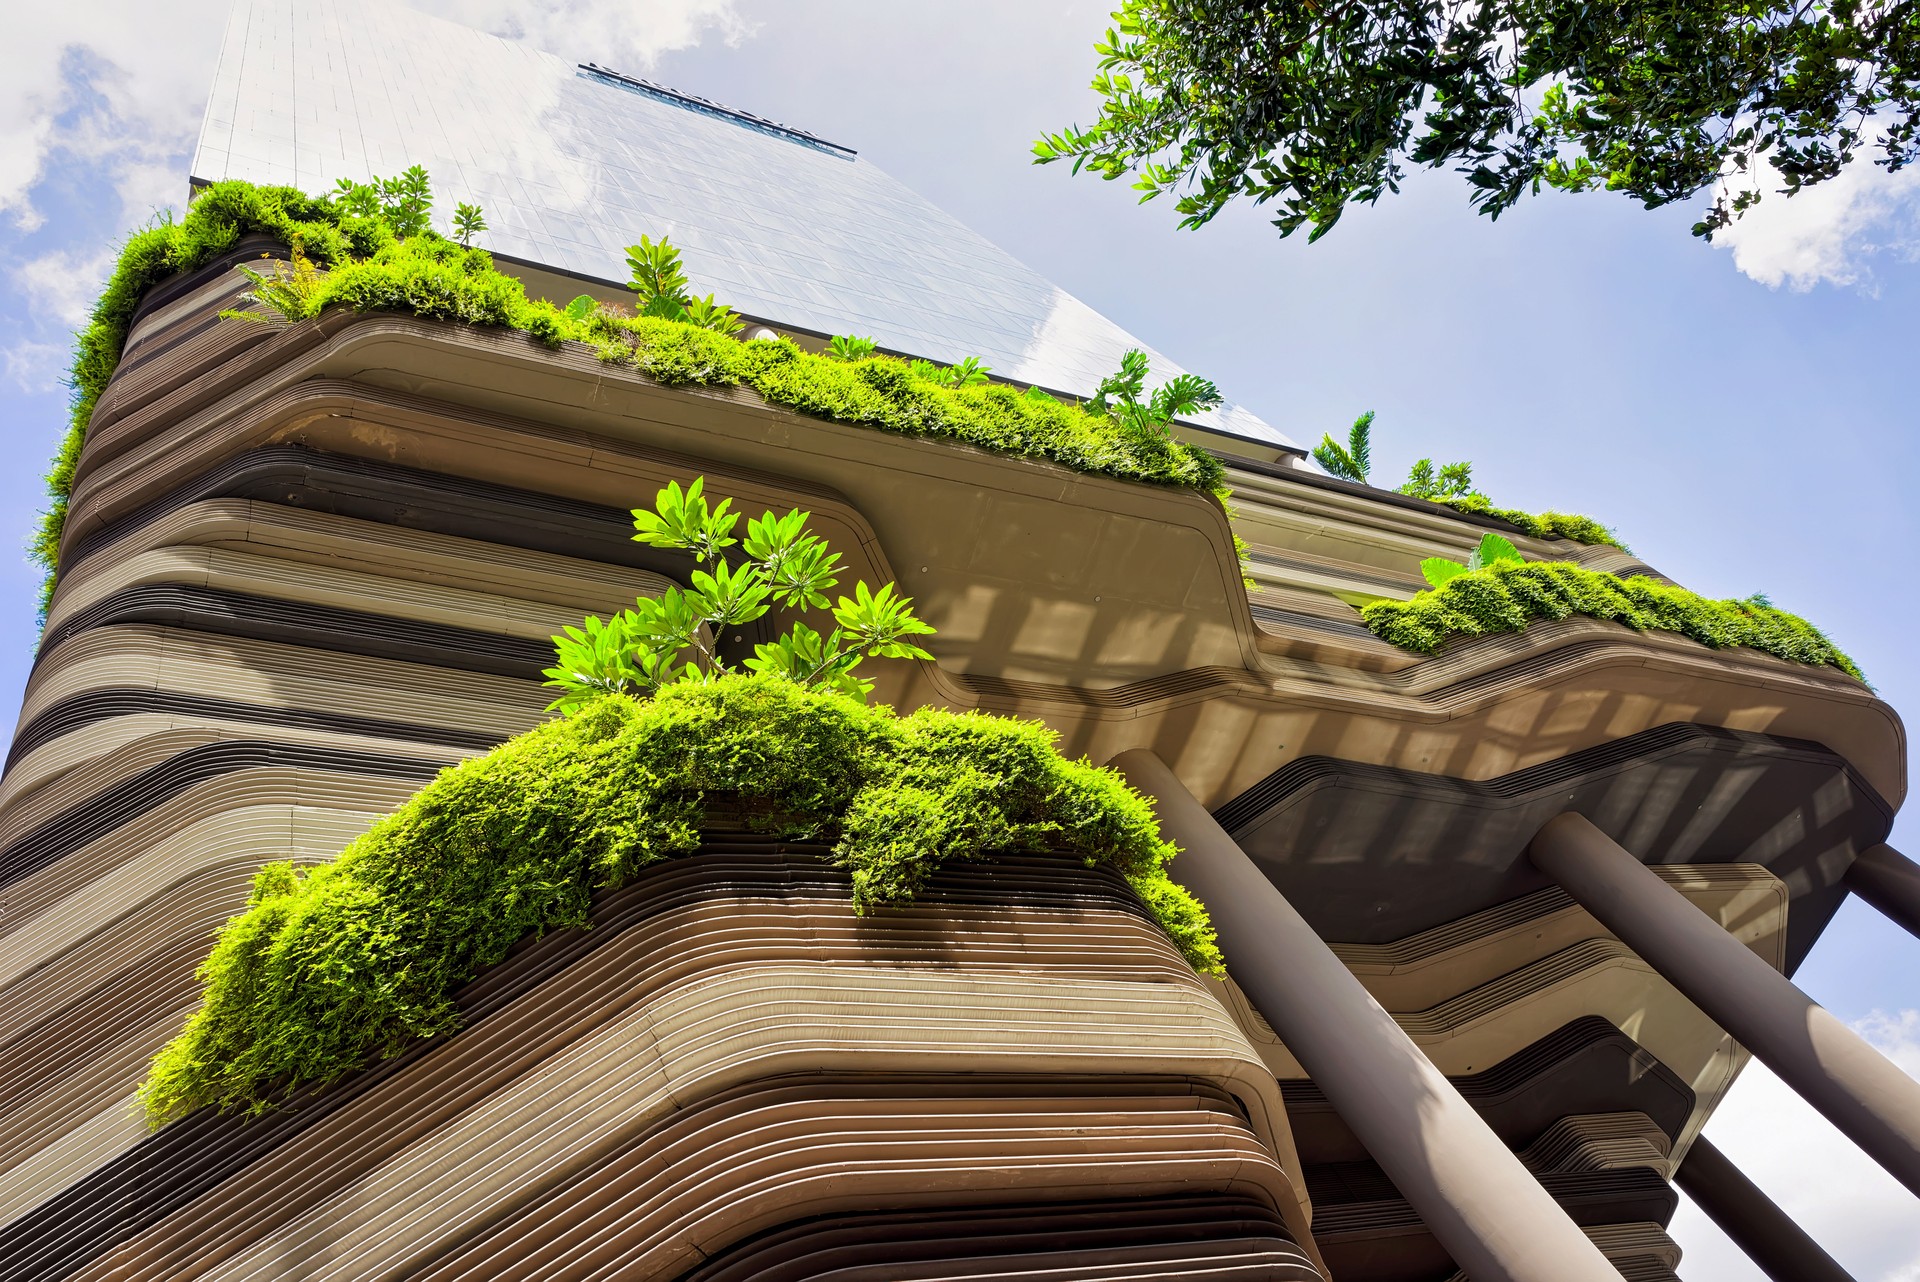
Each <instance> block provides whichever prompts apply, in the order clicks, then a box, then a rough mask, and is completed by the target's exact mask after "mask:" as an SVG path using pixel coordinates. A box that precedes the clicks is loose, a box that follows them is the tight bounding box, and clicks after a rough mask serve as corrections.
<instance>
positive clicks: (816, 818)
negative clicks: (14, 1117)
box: [142, 676, 1220, 1123]
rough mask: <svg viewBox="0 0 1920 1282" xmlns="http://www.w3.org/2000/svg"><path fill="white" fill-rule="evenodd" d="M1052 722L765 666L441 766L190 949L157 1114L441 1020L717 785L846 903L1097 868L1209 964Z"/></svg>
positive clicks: (389, 1045) (149, 1097)
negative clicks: (184, 1008)
mask: <svg viewBox="0 0 1920 1282" xmlns="http://www.w3.org/2000/svg"><path fill="white" fill-rule="evenodd" d="M1054 738H1055V736H1054V735H1053V733H1052V732H1051V731H1050V730H1047V729H1046V728H1045V727H1043V726H1040V725H1037V724H1034V723H1031V722H1023V721H1014V720H1010V719H1005V718H999V717H992V716H986V715H983V714H980V713H966V714H954V713H950V712H945V711H937V710H933V709H924V710H922V711H919V712H916V713H914V714H912V715H911V716H907V717H896V716H895V715H894V714H893V713H892V711H891V710H890V709H887V708H884V707H867V706H865V705H862V704H860V703H858V702H855V701H854V700H851V699H847V698H843V697H841V696H838V695H833V694H823V693H818V692H809V691H806V690H803V689H802V688H801V687H799V686H797V685H795V684H794V683H792V682H790V681H786V680H782V679H780V678H777V677H771V676H727V677H723V678H721V679H719V680H717V681H715V682H712V683H710V684H705V685H694V686H672V687H669V688H667V689H665V690H663V691H662V692H661V693H660V694H659V696H658V697H656V698H654V699H652V700H649V701H647V702H645V703H642V702H638V701H636V700H633V699H628V698H622V697H620V696H609V697H605V698H602V699H600V700H598V701H597V702H595V703H593V704H591V705H589V706H587V707H586V708H584V709H583V710H582V711H581V712H580V713H579V714H578V715H575V716H571V717H566V718H563V719H560V720H557V721H552V722H549V723H547V724H546V725H543V726H540V727H538V728H536V729H534V730H531V731H528V732H527V733H526V734H523V735H521V736H519V737H518V738H516V739H513V740H510V741H509V742H507V743H506V744H503V745H502V746H501V747H499V748H497V749H495V750H494V751H492V752H490V753H488V754H487V755H485V756H483V757H478V758H476V759H474V760H471V761H467V762H463V763H462V764H460V765H458V766H455V767H453V768H452V769H449V770H447V771H445V772H443V773H442V774H441V775H440V777H439V778H438V779H436V780H434V781H433V782H432V783H430V784H428V785H427V786H426V787H425V788H424V789H422V790H421V792H420V793H419V794H418V795H417V796H416V797H414V798H413V799H412V800H411V801H409V802H407V804H406V805H404V806H402V807H401V808H400V809H399V810H398V811H396V812H395V813H394V814H392V815H389V816H388V817H386V818H385V819H382V820H380V821H379V822H378V823H376V824H375V825H374V826H373V828H372V829H371V830H369V831H368V832H367V833H366V834H365V835H364V836H362V837H360V838H358V839H356V840H355V841H354V842H353V843H352V844H351V845H349V846H348V847H347V848H346V850H345V851H343V852H342V853H341V855H340V856H339V857H338V858H337V859H335V860H334V861H333V862H331V863H329V864H326V865H323V866H321V867H317V868H312V869H307V870H301V869H296V868H294V867H292V866H291V865H289V864H286V863H271V864H268V865H266V866H265V867H264V868H262V869H261V871H260V873H259V874H258V875H257V876H256V877H255V879H254V887H253V894H252V897H251V898H250V900H249V901H248V904H247V907H246V910H245V911H244V912H242V913H241V914H240V915H239V916H237V917H235V918H233V919H232V920H231V921H230V922H228V923H227V925H226V927H225V928H224V929H223V930H222V931H221V933H220V936H219V939H218V941H217V942H216V943H215V945H214V948H213V952H212V955H211V956H210V957H208V959H207V960H206V961H205V962H204V963H203V964H202V965H201V967H200V970H199V977H200V979H201V982H202V983H203V984H204V985H205V990H206V996H205V1002H204V1004H203V1005H202V1006H201V1008H200V1009H199V1010H198V1011H197V1012H195V1014H194V1015H193V1016H192V1017H191V1018H190V1019H189V1020H188V1022H187V1026H186V1029H185V1031H184V1032H182V1033H181V1035H180V1036H179V1037H178V1038H176V1039H175V1040H174V1041H173V1042H172V1043H171V1044H170V1045H169V1046H167V1047H166V1048H165V1049H164V1050H163V1051H162V1052H161V1053H160V1055H159V1056H158V1057H157V1058H156V1059H155V1060H154V1063H153V1068H152V1072H151V1074H150V1076H149V1077H148V1079H147V1083H146V1085H145V1087H144V1088H143V1090H142V1099H143V1101H144V1103H145V1106H146V1109H147V1112H148V1116H149V1117H150V1118H151V1119H153V1121H154V1122H156V1123H159V1122H164V1121H166V1120H168V1119H171V1118H174V1117H178V1116H181V1115H183V1114H186V1113H188V1112H191V1111H193V1110H194V1109H197V1108H201V1107H204V1106H207V1105H214V1106H218V1107H220V1108H244V1109H249V1110H253V1111H260V1110H263V1109H265V1108H266V1107H268V1106H269V1104H270V1101H271V1100H272V1099H273V1098H274V1096H275V1094H276V1093H277V1092H279V1091H281V1090H284V1089H285V1088H288V1087H292V1086H297V1085H300V1084H303V1083H315V1082H318V1083H325V1082H328V1081H332V1080H334V1079H336V1078H338V1077H340V1076H341V1075H342V1074H344V1073H347V1072H350V1071H352V1070H353V1069H355V1068H358V1067H360V1066H362V1065H364V1064H366V1063H368V1062H370V1061H372V1060H374V1059H376V1058H379V1057H382V1056H389V1055H393V1054H396V1053H398V1052H399V1051H401V1050H403V1049H405V1048H406V1047H407V1046H408V1045H410V1044H412V1043H413V1042H415V1041H416V1040H418V1039H420V1038H423V1037H433V1036H438V1035H441V1034H445V1033H450V1032H453V1031H455V1030H456V1029H457V1028H458V1027H459V1013H458V1011H457V1009H456V1008H455V1006H454V1005H453V1003H452V1001H451V999H450V994H451V993H453V991H454V990H455V989H456V988H457V987H458V986H459V985H460V984H461V983H463V982H465V981H466V980H467V979H469V978H471V977H472V976H473V975H475V974H476V973H477V972H479V971H480V970H481V969H483V968H484V967H487V966H490V965H492V964H494V963H495V962H498V961H499V960H500V959H501V958H502V957H503V956H504V955H505V954H506V952H507V950H508V949H509V948H511V947H512V946H513V945H514V944H515V943H516V942H517V941H519V940H521V939H524V938H526V937H527V936H529V935H534V934H539V933H543V932H546V931H550V930H558V929H563V928H567V927H578V926H584V925H585V924H587V921H588V914H589V909H590V905H591V901H592V897H593V895H594V894H595V893H596V892H598V891H601V890H604V889H607V888H610V887H613V886H617V885H620V884H621V883H623V882H625V881H627V880H629V879H631V878H632V877H633V876H634V874H635V873H637V872H638V871H639V870H640V869H642V868H645V867H647V866H648V865H651V864H655V863H658V862H660V861H661V860H664V859H667V858H670V857H672V856H674V855H679V854H684V853H687V852H689V851H691V850H693V849H695V848H696V847H697V845H698V844H699V830H700V827H701V824H702V822H703V818H704V816H705V814H706V812H707V809H708V805H709V802H710V801H712V802H716V803H718V804H722V805H727V806H738V805H740V804H741V803H745V804H746V805H747V806H748V807H749V813H751V814H756V815H758V816H759V818H758V819H757V820H756V821H755V822H757V824H758V826H759V827H760V828H761V829H763V830H765V831H771V832H777V833H780V834H782V835H785V836H788V837H791V838H795V839H808V840H820V841H824V842H829V843H831V844H832V847H833V857H834V859H835V860H836V861H837V862H838V863H839V864H840V865H842V866H843V867H846V868H848V869H849V870H850V871H851V873H852V882H853V904H854V909H855V911H856V912H860V913H871V912H873V911H875V910H876V909H881V908H884V907H886V906H888V905H893V904H899V903H903V902H906V901H909V900H911V899H912V898H913V897H914V896H915V895H916V894H918V893H919V892H920V891H921V890H923V889H924V888H925V887H926V885H927V884H928V882H929V880H930V879H931V878H932V877H933V875H934V874H935V873H936V872H938V871H939V869H940V868H941V867H942V866H943V865H946V864H949V863H954V862H961V861H978V860H988V859H992V858H993V857H995V856H996V855H998V854H999V853H1001V852H1003V851H1046V852H1053V853H1058V854H1062V855H1066V856H1070V857H1074V858H1078V859H1081V860H1084V861H1085V862H1086V863H1087V864H1088V865H1089V866H1095V865H1100V866H1106V867H1110V868H1113V869H1115V870H1117V871H1118V872H1119V873H1120V874H1122V875H1123V876H1124V877H1125V878H1126V879H1127V881H1128V882H1129V883H1130V884H1131V885H1132V886H1133V887H1134V889H1135V890H1136V891H1137V892H1138V893H1139V894H1140V896H1141V898H1142V899H1143V900H1144V901H1145V903H1146V904H1147V905H1148V907H1149V909H1150V910H1151V911H1152V912H1153V914H1154V915H1155V916H1156V917H1157V918H1158V919H1159V921H1160V922H1161V923H1162V924H1163V925H1164V926H1165V927H1166V929H1167V931H1168V933H1169V934H1170V935H1171V936H1172V937H1173V939H1174V941H1175V942H1176V944H1177V945H1178V946H1179V947H1180V948H1181V950H1182V951H1183V953H1184V954H1185V955H1186V957H1187V958H1188V959H1189V960H1190V961H1191V962H1192V963H1193V964H1194V965H1195V966H1196V967H1197V968H1199V969H1201V970H1204V971H1207V972H1210V973H1219V969H1220V954H1219V950H1218V949H1217V947H1216V946H1215V944H1214V937H1213V931H1212V929H1211V927H1210V926H1209V925H1208V923H1207V917H1206V911H1205V909H1204V908H1202V907H1201V905H1200V904H1199V903H1198V902H1197V901H1195V900H1194V899H1193V897H1192V896H1191V895H1189V894H1188V893H1187V892H1186V891H1185V890H1183V889H1182V888H1181V887H1179V886H1178V885H1176V884H1175V883H1174V882H1172V881H1171V880H1170V879H1169V878H1168V876H1167V872H1166V863H1167V860H1168V859H1170V858H1171V857H1172V856H1173V854H1174V850H1173V847H1171V846H1170V845H1168V844H1167V843H1166V842H1165V841H1163V840H1161V838H1160V836H1159V831H1158V828H1157V826H1156V824H1155V822H1154V818H1153V810H1152V807H1151V806H1150V804H1149V803H1148V802H1147V801H1146V800H1145V799H1144V798H1142V797H1141V796H1140V795H1139V794H1138V793H1135V792H1134V791H1133V790H1132V789H1131V788H1129V787H1127V785H1126V784H1125V782H1124V781H1122V780H1121V778H1120V777H1119V776H1118V775H1116V774H1114V773H1113V772H1111V771H1107V770H1102V769H1098V768H1096V767H1094V766H1092V765H1089V764H1088V763H1087V762H1085V761H1069V760H1066V759H1065V758H1063V757H1062V756H1061V755H1060V754H1059V752H1058V751H1057V750H1056V748H1055V746H1054Z"/></svg>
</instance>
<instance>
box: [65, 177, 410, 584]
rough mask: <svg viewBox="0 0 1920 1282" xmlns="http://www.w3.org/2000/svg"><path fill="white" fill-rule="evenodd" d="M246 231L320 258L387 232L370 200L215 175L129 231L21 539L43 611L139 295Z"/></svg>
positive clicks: (340, 257)
mask: <svg viewBox="0 0 1920 1282" xmlns="http://www.w3.org/2000/svg"><path fill="white" fill-rule="evenodd" d="M252 232H264V233H266V234H268V235H271V236H273V237H275V238H277V239H278V240H279V241H280V242H281V243H282V244H285V245H289V246H298V247H299V248H300V249H301V250H302V252H303V253H304V254H305V255H306V256H307V257H308V258H310V259H311V260H312V261H313V262H315V263H316V264H318V265H320V266H323V267H331V266H334V265H336V264H340V263H344V262H346V261H347V260H348V259H349V258H351V257H352V256H354V255H356V254H371V253H373V252H375V251H376V250H377V249H379V248H380V247H381V246H383V245H385V244H387V243H389V242H391V241H392V240H393V237H394V232H393V229H392V228H391V227H390V226H389V225H388V224H387V223H386V222H385V221H384V220H383V219H382V217H381V216H380V213H379V207H378V203H377V200H376V202H375V204H374V206H373V212H372V213H371V214H369V213H364V212H361V210H360V209H359V208H358V207H357V206H356V207H353V208H349V207H347V206H345V205H342V204H339V203H336V202H335V201H332V200H324V199H315V198H314V197H312V196H308V195H307V194H306V193H304V192H302V191H299V190H297V189H295V188H292V187H265V186H255V185H254V184H252V183H245V182H223V183H215V184H214V185H212V186H211V187H208V188H206V189H205V190H203V191H202V192H201V193H200V194H199V196H198V197H196V198H195V200H194V201H193V203H192V205H190V206H189V207H188V209H187V212H186V214H185V216H184V217H182V218H180V219H179V220H178V221H175V220H174V219H172V218H171V217H164V216H163V217H161V218H158V219H156V220H155V221H154V222H153V223H151V224H149V225H148V226H147V227H145V228H143V229H141V230H140V231H137V232H135V233H134V234H133V235H132V236H130V237H128V238H127V242H126V244H125V245H123V246H121V249H120V257H119V260H118V262H117V263H116V264H115V267H114V270H113V274H112V275H111V276H110V277H109V278H108V280H107V284H106V288H105V289H104V290H103V291H102V292H101V295H100V298H99V301H97V302H96V303H95V304H94V307H93V312H92V314H91V315H90V317H89V318H88V321H87V324H86V327H85V328H83V329H82V330H81V331H80V332H79V333H78V334H77V335H75V336H74V352H73V365H72V369H71V372H70V374H69V376H68V382H69V384H70V385H71V387H72V388H73V397H72V401H71V404H70V410H69V423H68V428H67V433H66V435H65V436H64V437H63V438H62V439H61V442H60V447H59V449H58V451H57V452H56V453H55V455H54V459H53V463H52V466H51V467H50V468H49V469H48V471H47V494H48V497H49V500H50V502H49V504H48V506H47V509H46V511H44V512H43V513H42V514H41V519H40V525H39V529H38V530H37V531H36V533H35V534H34V537H33V539H32V541H31V543H30V544H29V555H30V556H31V557H32V559H33V560H34V561H36V562H37V563H39V565H40V566H41V567H42V568H43V569H44V570H45V571H46V577H45V579H43V580H42V584H41V594H40V615H41V617H42V618H45V617H46V606H47V602H48V601H49V600H50V599H51V598H52V595H53V587H54V570H55V568H56V561H57V559H58V557H59V551H60V532H61V530H62V529H63V528H64V526H65V524H66V518H67V499H68V497H69V495H70V494H71V493H72V490H73V471H74V466H75V464H77V463H78V461H79V458H80V448H81V446H82V444H83V443H84V442H85V439H86V430H87V422H88V420H89V419H91V418H92V417H93V409H94V406H95V405H96V404H98V403H99V400H100V394H101V393H102V392H104V391H105V390H106V387H107V382H108V380H110V379H111V378H112V377H113V372H114V370H115V369H117V368H118V367H119V364H120V353H121V351H122V350H123V349H124V348H125V346H126V341H127V329H128V327H129V326H130V325H131V324H132V322H133V314H134V312H135V310H136V309H137V308H138V307H139V305H140V299H141V296H142V295H144V294H145V293H146V291H147V290H148V289H149V288H151V287H152V286H154V285H156V284H158V283H159V282H161V281H162V280H165V279H166V278H167V277H169V276H173V275H176V274H178V273H180V272H188V271H192V270H194V269H195V268H198V267H202V266H204V265H205V264H207V263H208V262H210V261H212V260H213V259H214V258H216V257H218V256H219V255H221V254H223V253H225V252H227V251H228V250H229V249H231V248H232V247H233V245H234V242H236V241H238V240H239V239H240V238H241V237H242V236H245V235H247V234H249V233H252ZM257 284H258V282H256V285H257Z"/></svg>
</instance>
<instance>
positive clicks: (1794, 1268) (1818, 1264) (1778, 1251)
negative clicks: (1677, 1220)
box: [1673, 1135, 1853, 1282]
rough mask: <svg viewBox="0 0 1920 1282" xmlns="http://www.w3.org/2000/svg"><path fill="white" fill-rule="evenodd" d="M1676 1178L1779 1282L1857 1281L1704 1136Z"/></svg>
mask: <svg viewBox="0 0 1920 1282" xmlns="http://www.w3.org/2000/svg"><path fill="white" fill-rule="evenodd" d="M1673 1182H1674V1183H1675V1184H1678V1185H1679V1186H1680V1187H1681V1188H1682V1189H1684V1190H1686V1194H1687V1196H1688V1197H1690V1198H1692V1199H1693V1200H1694V1201H1695V1202H1696V1203H1698V1204H1699V1206H1700V1209H1701V1210H1703V1211H1705V1212H1706V1213H1707V1218H1708V1219H1710V1220H1712V1221H1713V1222H1714V1223H1715V1224H1718V1225H1719V1226H1720V1231H1721V1232H1723V1233H1725V1234H1726V1235H1727V1236H1728V1237H1730V1238H1732V1239H1733V1241H1734V1245H1736V1246H1738V1247H1739V1248H1740V1249H1741V1250H1742V1251H1745V1252H1746V1253H1747V1258H1748V1259H1749V1260H1752V1261H1753V1262H1754V1263H1755V1264H1756V1265H1758V1266H1759V1267H1760V1271H1761V1272H1762V1273H1764V1274H1766V1275H1767V1276H1768V1277H1770V1278H1772V1279H1773V1282H1853V1275H1852V1274H1850V1273H1848V1272H1847V1271H1846V1270H1845V1269H1843V1268H1841V1267H1840V1266H1839V1265H1838V1264H1836V1263H1835V1262H1834V1259H1833V1257H1832V1256H1830V1255H1828V1254H1827V1253H1826V1252H1825V1251H1823V1250H1821V1249H1820V1244H1819V1243H1818V1242H1816V1241H1814V1240H1813V1239H1812V1238H1810V1237H1808V1236H1807V1234H1806V1231H1805V1230H1804V1229H1802V1228H1801V1227H1800V1226H1799V1225H1798V1224H1795V1223H1794V1222H1793V1221H1792V1220H1790V1219H1788V1218H1787V1213H1786V1212H1785V1211H1783V1210H1781V1209H1780V1208H1779V1207H1777V1206H1775V1205H1774V1204H1773V1199H1772V1198H1770V1197H1768V1196H1767V1195H1766V1194H1765V1193H1762V1192H1761V1191H1760V1189H1759V1187H1758V1186H1756V1185H1755V1184H1754V1182H1753V1181H1752V1180H1750V1179H1748V1178H1747V1177H1746V1176H1745V1175H1742V1174H1741V1173H1740V1168H1739V1167H1737V1166H1735V1165H1734V1164H1733V1163H1732V1162H1729V1161H1728V1160H1727V1155H1726V1154H1725V1153H1722V1152H1721V1151H1720V1150H1719V1149H1717V1148H1715V1147H1714V1146H1713V1145H1711V1144H1709V1143H1708V1142H1707V1139H1706V1137H1705V1136H1704V1135H1703V1136H1700V1137H1699V1138H1697V1139H1695V1140H1694V1141H1693V1147H1692V1148H1690V1149H1688V1150H1687V1160H1686V1161H1684V1162H1682V1163H1681V1164H1680V1169H1679V1170H1677V1171H1675V1172H1674V1173H1673Z"/></svg>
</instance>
